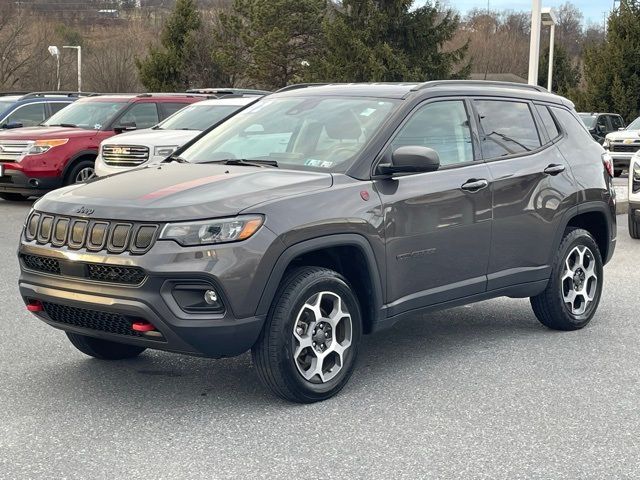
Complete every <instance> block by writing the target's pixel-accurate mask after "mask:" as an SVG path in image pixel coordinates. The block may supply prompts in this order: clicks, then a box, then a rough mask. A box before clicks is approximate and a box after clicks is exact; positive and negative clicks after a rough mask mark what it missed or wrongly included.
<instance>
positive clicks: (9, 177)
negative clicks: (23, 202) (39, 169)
mask: <svg viewBox="0 0 640 480" xmlns="http://www.w3.org/2000/svg"><path fill="white" fill-rule="evenodd" d="M62 183H63V182H62V178H61V177H30V176H28V175H26V174H25V173H24V172H23V171H22V170H20V169H17V168H14V166H13V164H7V163H5V164H3V175H2V176H0V192H6V193H20V194H23V195H44V194H45V193H47V192H49V191H51V190H55V189H56V188H60V187H62Z"/></svg>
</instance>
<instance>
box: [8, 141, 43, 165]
mask: <svg viewBox="0 0 640 480" xmlns="http://www.w3.org/2000/svg"><path fill="white" fill-rule="evenodd" d="M34 143H35V142H34V141H33V140H0V162H19V161H20V160H22V158H23V157H24V156H25V155H26V154H27V152H28V151H29V149H31V147H32V146H33V144H34Z"/></svg>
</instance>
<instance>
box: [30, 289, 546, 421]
mask: <svg viewBox="0 0 640 480" xmlns="http://www.w3.org/2000/svg"><path fill="white" fill-rule="evenodd" d="M505 304H506V305H507V306H505ZM510 307H513V308H510ZM526 307H528V303H527V305H526ZM530 312H531V311H530V310H528V308H525V305H523V304H522V303H513V305H511V306H509V302H508V301H507V302H502V303H498V302H485V303H483V304H476V305H472V306H467V307H460V308H455V309H452V310H448V311H444V312H437V313H431V314H428V315H424V318H416V319H411V320H406V321H403V322H401V323H399V324H397V325H395V326H394V327H393V328H391V329H388V330H386V331H382V332H379V333H377V334H375V335H372V336H366V337H365V338H364V340H363V342H362V344H361V349H360V359H359V365H358V367H357V369H356V371H355V373H354V375H353V377H352V378H351V381H350V383H349V384H348V385H347V387H346V388H345V390H344V392H343V393H342V395H340V396H338V397H336V399H332V400H330V401H340V398H342V397H343V396H353V395H355V396H365V395H367V394H368V391H367V390H368V389H369V388H371V384H375V385H378V386H380V385H393V383H394V382H395V381H396V380H397V379H398V378H402V377H405V378H406V377H411V376H414V375H418V373H420V374H421V375H422V378H424V380H423V381H428V378H429V377H431V376H433V375H437V374H438V369H440V368H442V367H443V365H446V364H449V365H450V364H455V362H456V361H457V360H460V359H461V357H464V358H465V361H468V357H469V356H470V355H471V356H473V355H475V354H479V353H480V354H481V353H482V352H483V351H491V352H492V354H493V353H494V352H495V351H498V352H500V351H501V350H504V351H506V352H509V351H510V352H512V353H513V349H512V348H511V347H512V346H513V343H514V342H519V341H525V342H526V341H530V340H531V339H532V337H538V336H540V335H551V334H553V332H551V331H550V330H547V329H545V328H543V327H542V326H541V325H540V324H538V322H537V321H536V320H535V317H533V314H532V313H530ZM69 350H70V351H69V352H68V353H69V355H73V358H70V359H69V361H66V362H63V363H60V364H57V365H55V366H54V367H52V368H48V369H43V370H41V371H40V372H39V373H37V374H35V377H36V378H33V377H32V379H31V380H32V381H34V382H35V383H36V384H38V383H40V381H41V382H44V384H47V383H48V382H51V379H55V383H54V384H49V385H48V388H45V389H42V388H41V387H38V388H37V390H39V391H45V392H46V391H48V393H47V394H48V395H52V396H53V397H54V398H58V399H60V397H62V399H61V400H62V401H66V402H71V403H74V402H77V401H79V400H81V401H82V402H83V403H84V404H87V403H88V404H93V405H94V406H96V408H99V406H100V405H102V404H110V403H114V404H127V405H129V406H130V407H132V408H133V407H135V408H137V407H141V406H144V407H145V408H149V409H151V411H155V412H160V411H162V410H163V409H164V408H169V407H168V405H170V406H171V408H180V407H181V406H187V405H188V406H189V408H196V407H197V405H202V406H203V407H204V406H206V408H211V406H212V405H215V406H216V407H217V408H225V407H229V406H231V405H233V406H235V407H237V405H238V404H242V405H245V406H246V407H249V408H251V407H255V406H257V405H262V406H266V405H278V404H280V405H282V406H285V405H290V404H287V403H285V402H278V401H277V400H275V399H274V397H273V396H272V395H271V394H270V393H269V392H268V391H267V390H266V389H265V388H264V387H262V385H261V384H260V383H259V381H258V378H257V375H256V372H255V370H254V368H253V366H252V364H251V357H250V355H249V354H244V355H241V356H239V357H235V358H228V359H219V360H212V359H204V358H194V357H189V356H184V355H175V354H170V353H165V352H155V351H147V352H145V353H143V354H142V355H141V356H140V357H138V358H136V359H132V360H125V361H114V362H105V361H99V360H94V359H90V358H87V357H83V356H80V354H79V353H78V352H75V350H73V347H71V346H69ZM65 354H66V353H65ZM425 372H426V373H425ZM31 385H32V386H33V385H34V384H33V383H32V384H31ZM52 389H53V390H55V391H52ZM65 396H67V398H66V399H65V398H64V397H65ZM69 396H70V397H69ZM105 402H107V403H105ZM217 408H215V409H214V410H217Z"/></svg>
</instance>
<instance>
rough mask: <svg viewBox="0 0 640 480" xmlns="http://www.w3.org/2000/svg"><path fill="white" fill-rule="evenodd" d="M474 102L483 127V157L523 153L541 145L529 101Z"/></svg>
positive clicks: (489, 157)
mask: <svg viewBox="0 0 640 480" xmlns="http://www.w3.org/2000/svg"><path fill="white" fill-rule="evenodd" d="M475 105H476V109H477V110H478V117H479V120H480V125H481V127H482V130H483V137H482V153H483V155H484V157H485V158H487V159H491V158H500V157H505V156H508V155H516V154H522V153H526V152H530V151H532V150H535V149H536V148H538V147H540V145H541V143H540V136H539V135H538V129H537V128H536V124H535V122H534V120H533V115H532V114H531V110H530V108H529V104H528V103H525V102H517V101H504V100H476V102H475Z"/></svg>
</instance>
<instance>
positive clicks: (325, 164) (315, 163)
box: [304, 158, 333, 168]
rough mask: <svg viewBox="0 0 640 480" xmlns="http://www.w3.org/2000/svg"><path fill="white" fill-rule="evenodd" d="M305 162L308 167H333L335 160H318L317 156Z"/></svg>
mask: <svg viewBox="0 0 640 480" xmlns="http://www.w3.org/2000/svg"><path fill="white" fill-rule="evenodd" d="M304 164H305V165H306V166H307V167H317V168H331V167H333V162H329V161H327V160H317V159H315V158H310V159H309V160H307V161H305V162H304Z"/></svg>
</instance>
